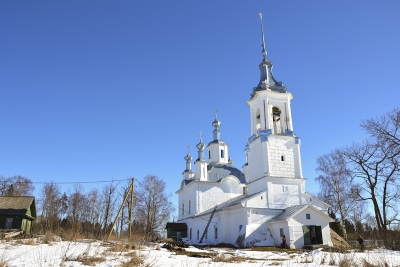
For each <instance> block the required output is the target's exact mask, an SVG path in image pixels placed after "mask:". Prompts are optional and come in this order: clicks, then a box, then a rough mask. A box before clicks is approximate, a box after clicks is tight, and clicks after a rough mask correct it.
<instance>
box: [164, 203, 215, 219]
mask: <svg viewBox="0 0 400 267" xmlns="http://www.w3.org/2000/svg"><path fill="white" fill-rule="evenodd" d="M169 204H171V205H172V206H174V207H176V208H177V209H178V210H179V211H183V212H187V213H188V214H189V215H193V216H196V214H193V213H190V212H188V211H186V210H184V209H181V208H179V207H178V206H176V205H174V204H172V202H171V201H169ZM179 211H178V216H179ZM204 215H206V214H204ZM204 215H202V216H204ZM198 219H200V220H203V221H206V222H208V221H209V220H207V219H203V218H202V217H198ZM210 223H214V224H216V222H213V221H211V222H210Z"/></svg>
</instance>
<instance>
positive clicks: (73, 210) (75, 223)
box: [68, 184, 88, 231]
mask: <svg viewBox="0 0 400 267" xmlns="http://www.w3.org/2000/svg"><path fill="white" fill-rule="evenodd" d="M87 202H88V201H87V198H86V196H85V194H84V192H83V187H82V185H81V184H74V190H73V191H72V193H71V194H70V195H69V197H68V217H69V218H70V219H71V226H72V229H74V231H79V230H80V227H79V222H81V219H82V217H83V215H84V212H85V208H86V205H87Z"/></svg>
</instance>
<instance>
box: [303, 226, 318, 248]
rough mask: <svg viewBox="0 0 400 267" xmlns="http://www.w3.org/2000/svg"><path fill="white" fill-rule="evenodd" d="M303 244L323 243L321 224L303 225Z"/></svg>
mask: <svg viewBox="0 0 400 267" xmlns="http://www.w3.org/2000/svg"><path fill="white" fill-rule="evenodd" d="M303 236H304V245H305V246H306V245H317V244H323V240H322V229H321V226H316V225H303Z"/></svg>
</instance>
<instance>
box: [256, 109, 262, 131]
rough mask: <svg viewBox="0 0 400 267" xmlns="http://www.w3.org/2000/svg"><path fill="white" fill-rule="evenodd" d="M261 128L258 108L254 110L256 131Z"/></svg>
mask: <svg viewBox="0 0 400 267" xmlns="http://www.w3.org/2000/svg"><path fill="white" fill-rule="evenodd" d="M260 129H261V122H260V109H259V108H258V109H257V111H256V132H257V131H258V130H260Z"/></svg>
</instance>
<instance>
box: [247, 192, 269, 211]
mask: <svg viewBox="0 0 400 267" xmlns="http://www.w3.org/2000/svg"><path fill="white" fill-rule="evenodd" d="M267 202H268V199H267V191H264V192H263V193H261V194H259V195H257V196H255V197H253V198H251V199H250V200H248V201H247V203H246V207H248V208H266V207H267Z"/></svg>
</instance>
